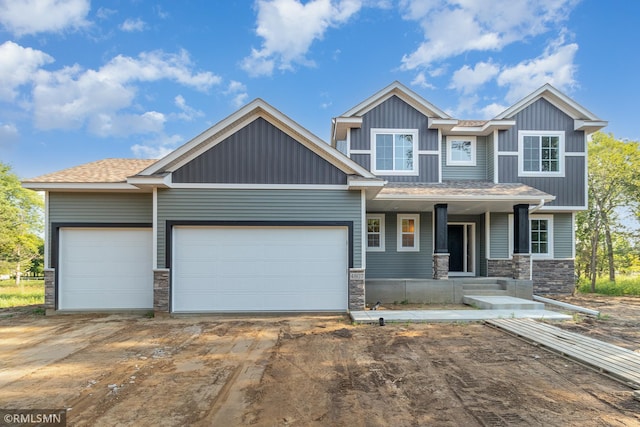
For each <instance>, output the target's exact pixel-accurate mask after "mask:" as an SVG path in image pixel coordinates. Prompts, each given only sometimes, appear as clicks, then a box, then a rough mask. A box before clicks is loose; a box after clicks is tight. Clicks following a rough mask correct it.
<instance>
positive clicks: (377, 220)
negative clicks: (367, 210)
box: [367, 215, 384, 252]
mask: <svg viewBox="0 0 640 427" xmlns="http://www.w3.org/2000/svg"><path fill="white" fill-rule="evenodd" d="M367 251H370V252H376V251H384V215H367Z"/></svg>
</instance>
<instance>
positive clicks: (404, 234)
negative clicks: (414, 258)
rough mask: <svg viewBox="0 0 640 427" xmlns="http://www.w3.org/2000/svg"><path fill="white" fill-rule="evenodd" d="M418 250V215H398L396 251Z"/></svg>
mask: <svg viewBox="0 0 640 427" xmlns="http://www.w3.org/2000/svg"><path fill="white" fill-rule="evenodd" d="M419 250H420V216H419V215H398V251H401V252H417V251H419Z"/></svg>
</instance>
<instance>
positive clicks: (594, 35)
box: [0, 0, 640, 178]
mask: <svg viewBox="0 0 640 427" xmlns="http://www.w3.org/2000/svg"><path fill="white" fill-rule="evenodd" d="M639 22H640V2H638V1H636V0H610V1H606V2H605V1H599V0H590V1H589V0H583V1H578V0H538V1H533V0H531V1H530V0H456V1H454V0H307V1H299V0H256V1H251V0H224V1H222V0H220V1H217V0H214V1H212V0H197V1H196V0H182V1H144V0H112V1H108V2H106V1H102V2H98V1H90V0H15V1H13V0H0V161H2V162H4V163H8V164H10V165H11V166H13V168H14V171H15V172H16V173H17V174H18V175H19V176H20V177H22V178H28V177H34V176H36V175H40V174H43V173H48V172H53V171H56V170H60V169H64V168H67V167H70V166H75V165H78V164H81V163H86V162H90V161H94V160H98V159H102V158H106V157H141V158H155V157H158V156H161V155H164V154H166V153H167V152H169V151H171V150H172V149H174V148H176V147H177V146H179V145H181V144H183V143H185V142H187V141H188V140H190V139H191V138H193V137H195V136H196V135H198V134H199V133H201V132H202V131H204V130H205V129H207V128H208V127H210V126H212V125H213V124H215V123H217V122H218V121H220V120H221V119H223V118H225V117H226V116H228V115H229V114H231V113H233V112H234V111H235V110H236V109H238V108H239V107H240V106H242V105H244V104H246V103H247V102H250V101H251V100H253V99H255V98H262V99H264V100H265V101H267V102H268V103H270V104H271V105H273V106H274V107H275V108H277V109H279V110H280V111H282V112H283V113H284V114H286V115H288V116H289V117H291V118H292V119H293V120H295V121H297V122H298V123H299V124H300V125H302V126H304V127H305V128H307V129H308V130H310V131H311V132H313V133H315V134H316V135H318V136H319V137H320V138H322V139H324V140H328V138H329V132H330V121H331V118H332V117H335V116H338V115H340V114H341V113H343V112H345V111H347V110H348V109H350V108H351V107H353V106H355V105H356V104H358V103H359V102H361V101H363V100H364V99H366V98H367V97H369V96H370V95H373V94H374V93H375V92H377V91H378V90H380V89H382V88H384V87H385V86H387V85H388V84H390V83H391V82H393V81H395V80H398V81H400V82H402V83H403V84H405V85H407V86H408V87H410V88H411V89H413V90H414V91H416V92H417V93H419V94H420V95H422V96H423V97H424V98H426V99H427V100H428V101H429V102H431V103H433V104H435V105H436V106H438V107H439V108H441V109H443V110H445V111H447V112H448V113H450V114H451V115H453V116H454V117H456V118H459V119H485V118H491V117H493V116H495V115H497V114H498V113H499V112H501V111H502V110H504V109H505V108H506V107H508V106H510V105H511V104H513V103H514V102H516V101H517V100H518V99H520V98H522V97H523V96H526V95H527V94H528V93H530V92H532V91H533V90H535V89H537V88H538V87H540V86H542V85H543V84H544V83H547V82H548V83H551V84H553V85H554V86H556V87H557V88H558V89H560V90H562V91H564V92H565V93H566V94H568V95H569V96H571V97H572V98H573V99H575V100H576V101H577V102H579V103H580V104H582V105H583V106H585V107H586V108H587V109H589V110H591V111H592V112H593V113H595V114H596V115H598V116H599V117H600V118H602V119H604V120H608V121H609V126H608V127H607V128H606V129H605V131H607V132H612V133H614V134H615V136H616V137H617V138H628V139H631V140H639V139H640V120H639V118H640V117H639V116H640V114H639V113H640V107H639V104H640V101H639V100H640V82H639V72H638V69H639V61H640V59H639V56H640V55H639V54H640V35H639V34H640V32H639V31H638V28H637V26H638V23H639Z"/></svg>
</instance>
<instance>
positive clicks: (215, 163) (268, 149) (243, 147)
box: [172, 118, 347, 184]
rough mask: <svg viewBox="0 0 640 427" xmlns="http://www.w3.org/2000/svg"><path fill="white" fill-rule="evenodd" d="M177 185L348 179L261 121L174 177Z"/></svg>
mask: <svg viewBox="0 0 640 427" xmlns="http://www.w3.org/2000/svg"><path fill="white" fill-rule="evenodd" d="M172 178H173V182H175V183H233V184H346V182H347V176H346V174H345V173H344V172H342V171H341V170H340V169H338V168H336V167H335V166H333V165H332V164H330V163H329V162H327V161H326V160H324V159H323V158H321V157H320V156H318V155H317V154H315V153H314V152H313V151H311V150H310V149H308V148H307V147H305V146H303V145H302V144H300V143H298V142H297V141H296V140H295V139H293V138H292V137H290V136H289V135H287V134H286V133H284V132H283V131H281V130H280V129H278V128H276V127H275V126H273V125H272V124H271V123H269V122H268V121H266V120H264V119H263V118H257V119H256V120H254V121H253V122H251V123H250V124H248V125H247V126H245V127H244V128H242V129H240V130H239V131H237V132H236V133H234V134H233V135H231V136H229V137H228V138H226V139H225V140H224V141H221V142H220V143H219V144H217V145H216V146H214V147H213V148H211V149H210V150H208V151H207V152H205V153H203V154H201V155H200V156H198V157H196V158H195V159H193V160H192V161H190V162H189V163H187V164H186V165H184V166H182V167H181V168H180V169H178V170H176V171H175V172H174V173H173V177H172Z"/></svg>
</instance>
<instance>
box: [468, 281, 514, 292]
mask: <svg viewBox="0 0 640 427" xmlns="http://www.w3.org/2000/svg"><path fill="white" fill-rule="evenodd" d="M462 289H463V290H465V291H471V290H487V289H491V290H505V287H504V286H503V285H501V284H499V283H464V284H463V285H462Z"/></svg>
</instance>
